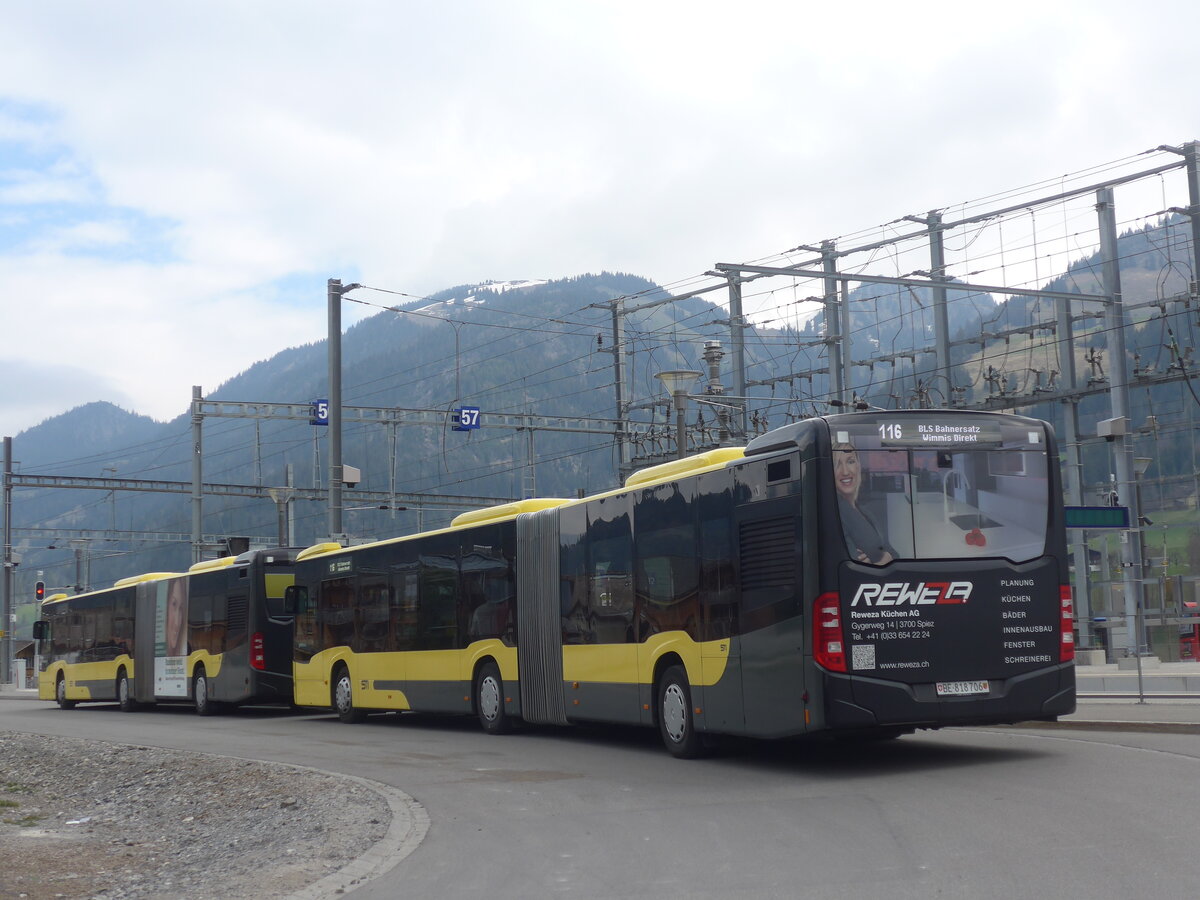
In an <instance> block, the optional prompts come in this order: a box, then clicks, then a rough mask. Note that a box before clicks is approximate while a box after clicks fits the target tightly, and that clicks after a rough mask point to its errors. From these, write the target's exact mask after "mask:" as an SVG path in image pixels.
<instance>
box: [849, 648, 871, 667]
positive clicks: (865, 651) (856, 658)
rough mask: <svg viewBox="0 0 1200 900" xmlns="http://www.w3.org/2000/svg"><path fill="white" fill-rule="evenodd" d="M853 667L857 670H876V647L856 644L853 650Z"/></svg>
mask: <svg viewBox="0 0 1200 900" xmlns="http://www.w3.org/2000/svg"><path fill="white" fill-rule="evenodd" d="M850 649H851V651H852V654H851V662H852V667H853V668H854V669H856V670H860V671H861V670H862V669H873V668H875V645H874V644H854V645H853V646H852V647H851V648H850Z"/></svg>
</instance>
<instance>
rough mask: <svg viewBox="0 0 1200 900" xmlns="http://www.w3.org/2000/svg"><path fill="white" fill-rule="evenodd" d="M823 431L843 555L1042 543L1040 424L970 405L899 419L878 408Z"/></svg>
mask: <svg viewBox="0 0 1200 900" xmlns="http://www.w3.org/2000/svg"><path fill="white" fill-rule="evenodd" d="M910 415H911V413H910ZM830 437H831V438H832V441H833V459H832V463H833V467H832V468H833V480H834V485H835V487H836V488H837V496H838V514H839V517H840V518H841V522H842V531H843V535H844V537H845V540H846V549H847V550H848V552H849V553H850V556H851V558H853V559H856V560H858V561H859V562H863V563H868V564H871V565H886V564H887V563H889V562H891V561H892V560H895V559H957V558H980V557H1004V558H1007V559H1009V560H1011V561H1013V562H1026V561H1028V560H1032V559H1036V558H1038V557H1040V556H1042V555H1043V553H1044V552H1045V547H1046V530H1047V525H1048V518H1049V503H1050V495H1049V482H1048V479H1047V470H1046V467H1047V458H1046V450H1047V448H1046V439H1045V432H1044V430H1042V429H1041V427H1040V426H1038V425H1036V424H1031V423H1029V422H1028V421H1024V422H1022V421H1020V420H1017V421H1013V420H1004V421H1001V420H998V419H994V418H990V417H987V416H980V415H974V414H971V413H962V414H945V413H941V414H930V416H929V417H928V420H927V421H923V422H922V421H918V422H916V423H914V422H913V420H912V419H911V418H909V419H906V420H904V421H903V423H902V424H901V422H900V421H899V419H896V420H895V421H889V418H888V417H887V416H886V415H884V414H880V415H878V416H873V417H870V419H868V420H865V421H862V422H861V423H855V424H852V425H847V424H843V423H837V424H836V425H835V426H834V427H833V432H832V434H831V435H830Z"/></svg>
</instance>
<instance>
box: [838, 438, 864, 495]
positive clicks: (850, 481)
mask: <svg viewBox="0 0 1200 900" xmlns="http://www.w3.org/2000/svg"><path fill="white" fill-rule="evenodd" d="M833 480H834V484H836V485H837V489H838V493H839V494H841V495H842V496H843V497H845V498H846V499H847V500H850V501H851V502H853V501H854V500H855V499H857V498H858V486H859V483H860V481H861V480H862V469H860V468H859V464H858V453H857V452H856V451H854V450H835V451H834V454H833Z"/></svg>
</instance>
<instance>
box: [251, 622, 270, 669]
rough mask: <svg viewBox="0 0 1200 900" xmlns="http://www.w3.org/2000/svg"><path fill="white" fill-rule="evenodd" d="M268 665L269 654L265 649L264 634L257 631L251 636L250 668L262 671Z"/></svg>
mask: <svg viewBox="0 0 1200 900" xmlns="http://www.w3.org/2000/svg"><path fill="white" fill-rule="evenodd" d="M266 667H267V655H266V652H265V651H264V650H263V636H262V632H261V631H256V632H254V634H252V635H251V636H250V668H252V669H258V670H259V671H260V672H261V671H262V670H263V669H265V668H266Z"/></svg>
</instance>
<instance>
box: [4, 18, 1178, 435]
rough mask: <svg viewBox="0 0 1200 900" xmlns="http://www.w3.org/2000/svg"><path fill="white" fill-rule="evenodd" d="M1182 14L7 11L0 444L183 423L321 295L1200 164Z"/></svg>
mask: <svg viewBox="0 0 1200 900" xmlns="http://www.w3.org/2000/svg"><path fill="white" fill-rule="evenodd" d="M835 6H836V7H837V8H836V9H835V8H834V7H835ZM1198 9H1200V7H1197V5H1196V4H1195V2H1194V0H1191V2H1183V0H1181V2H1154V0H1151V2H1148V3H1142V4H1137V5H1134V6H1131V5H1130V4H1128V3H1110V2H1097V0H1085V2H1074V0H1058V2H1053V3H1047V2H1045V0H1037V2H1025V0H1013V2H1006V3H991V4H975V3H963V2H962V0H956V2H952V3H951V2H946V3H915V4H901V3H894V2H887V3H876V2H860V3H854V4H805V3H784V2H777V3H761V2H747V0H742V2H741V3H737V4H732V3H708V2H695V0H689V2H647V0H641V2H637V3H630V2H622V0H606V2H604V3H584V2H562V0H546V2H537V0H516V2H511V0H510V2H453V0H447V2H444V3H440V4H429V3H415V2H408V3H406V2H354V0H350V2H343V3H332V2H326V3H316V2H303V0H277V2H261V0H260V2H244V0H238V2H221V0H203V2H198V0H196V2H171V3H162V2H159V0H147V2H123V0H105V2H94V0H88V2H79V0H59V2H53V3H22V2H17V0H8V2H4V3H3V27H0V312H2V318H0V434H4V435H15V434H17V433H19V432H20V431H21V430H22V429H25V428H29V427H31V426H33V425H36V424H37V423H38V422H40V421H42V420H43V419H45V418H46V417H49V416H52V415H55V414H58V413H60V412H63V411H66V410H67V409H70V408H72V407H74V406H77V405H79V404H82V403H86V402H89V401H92V400H109V401H112V402H114V403H117V404H118V405H120V406H123V407H124V408H126V409H129V410H132V411H135V412H139V413H143V414H146V415H150V416H153V417H155V418H158V419H166V418H171V417H173V416H175V415H178V414H180V413H182V412H184V411H185V410H186V408H187V403H188V400H189V398H190V395H191V385H193V384H198V385H201V386H203V387H204V389H205V391H206V392H210V391H212V390H214V389H215V388H216V387H217V386H218V385H219V384H220V383H221V382H223V381H225V380H226V379H228V378H230V377H232V376H234V375H236V374H237V373H238V372H240V371H242V370H244V369H246V368H247V367H249V366H250V365H251V364H253V363H254V362H256V361H257V360H260V359H264V358H267V357H269V356H271V355H273V354H274V353H275V352H277V351H278V350H280V349H283V348H284V347H288V346H293V345H296V344H299V343H304V342H308V341H313V340H318V339H320V338H322V337H323V336H324V331H325V327H326V318H325V316H326V313H325V285H326V279H328V278H331V277H334V278H341V279H342V280H343V281H345V282H350V281H361V282H364V283H367V284H371V285H375V286H380V287H385V288H389V289H391V290H395V291H401V292H405V293H409V294H413V295H416V296H421V295H424V294H428V293H432V292H435V291H438V290H440V289H443V288H446V287H450V286H453V285H456V284H463V283H468V282H476V281H483V280H488V279H498V280H503V279H548V278H559V277H566V276H571V275H576V274H581V273H585V272H598V271H601V270H610V271H624V272H632V273H634V274H638V275H642V276H645V277H647V278H650V279H653V280H655V281H657V282H659V283H661V284H672V283H677V282H680V281H684V280H686V279H689V278H691V277H693V276H696V275H698V274H699V273H702V272H704V271H705V270H707V269H709V268H711V267H712V265H713V264H714V263H717V262H738V261H746V260H753V259H761V258H763V257H768V256H770V255H772V254H776V253H779V252H780V251H783V250H785V249H787V248H790V247H794V246H796V245H797V244H801V243H816V242H819V241H821V240H822V239H826V238H835V237H837V236H838V235H841V234H846V233H850V232H856V231H859V230H862V229H865V228H869V227H872V226H874V225H877V224H879V223H883V222H887V221H891V220H893V219H895V218H897V217H898V216H902V215H905V214H908V213H921V212H924V211H926V210H929V209H933V208H940V207H944V206H950V205H952V204H955V203H960V202H963V201H968V200H972V199H975V198H980V197H985V196H990V195H992V194H994V193H996V192H1000V191H1005V190H1008V189H1011V188H1015V187H1018V186H1021V185H1027V184H1031V183H1034V182H1040V181H1042V180H1044V179H1050V178H1054V177H1057V176H1059V175H1062V174H1064V173H1068V172H1075V171H1079V170H1081V169H1087V168H1089V167H1092V166H1095V165H1098V164H1101V163H1105V162H1108V161H1111V160H1116V159H1122V158H1125V157H1128V156H1131V155H1133V154H1136V153H1139V152H1141V151H1144V150H1147V149H1149V148H1151V147H1155V146H1157V145H1159V144H1163V143H1170V144H1180V143H1183V142H1184V141H1189V140H1193V139H1196V138H1200V97H1198V96H1197V94H1198V92H1197V84H1198V82H1197V79H1196V77H1195V63H1194V48H1195V38H1196V34H1197V33H1198V28H1197V26H1198V25H1200V12H1198V11H1197V10H1198ZM971 10H980V11H979V12H972V11H971ZM367 312H369V310H367V309H364V308H362V307H354V306H353V305H351V306H349V307H348V308H347V309H346V312H345V316H346V320H345V321H346V324H349V323H350V322H352V321H354V319H355V317H356V316H361V315H362V314H365V313H367ZM239 399H247V400H293V401H295V400H301V401H302V400H305V399H307V398H239Z"/></svg>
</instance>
